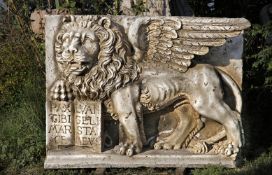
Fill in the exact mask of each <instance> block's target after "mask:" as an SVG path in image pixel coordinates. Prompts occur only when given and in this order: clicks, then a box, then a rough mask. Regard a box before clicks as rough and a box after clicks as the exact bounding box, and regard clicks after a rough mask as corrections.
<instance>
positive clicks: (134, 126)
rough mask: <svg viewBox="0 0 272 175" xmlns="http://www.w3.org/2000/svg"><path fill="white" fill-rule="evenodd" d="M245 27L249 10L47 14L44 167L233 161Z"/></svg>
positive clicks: (239, 139)
mask: <svg viewBox="0 0 272 175" xmlns="http://www.w3.org/2000/svg"><path fill="white" fill-rule="evenodd" d="M249 26H250V23H249V22H248V21H247V20H246V19H243V18H197V17H154V16H139V17H132V16H99V15H98V16H91V15H86V16H80V15H69V16H61V15H52V16H47V17H46V24H45V39H46V127H47V131H46V134H47V136H46V138H47V142H46V144H47V157H46V161H45V168H93V167H139V166H149V167H155V166H160V167H163V166H167V167H171V166H172V167H177V166H188V167H195V166H204V165H207V164H216V165H217V164H223V165H224V166H227V167H234V166H235V165H236V161H238V159H239V157H240V156H239V155H240V153H241V150H242V148H243V145H244V144H245V139H244V133H243V125H242V116H241V108H242V97H241V84H242V50H243V36H242V34H243V30H244V29H246V28H248V27H249ZM124 156H125V157H124ZM122 157H123V158H124V159H123V158H122ZM183 158H186V159H188V161H180V160H182V159H183ZM122 159H123V160H125V161H122ZM65 160H68V161H67V162H65ZM104 160H105V162H106V163H105V162H103V161H104ZM165 160H167V161H165ZM171 160H172V161H171ZM97 161H98V163H97ZM141 162H142V163H141ZM194 162H197V163H196V164H194Z"/></svg>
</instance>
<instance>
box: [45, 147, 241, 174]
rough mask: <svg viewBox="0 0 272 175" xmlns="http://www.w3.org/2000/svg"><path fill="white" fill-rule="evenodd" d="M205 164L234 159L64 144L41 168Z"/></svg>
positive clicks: (231, 162)
mask: <svg viewBox="0 0 272 175" xmlns="http://www.w3.org/2000/svg"><path fill="white" fill-rule="evenodd" d="M207 165H219V166H224V167H227V168H235V167H236V166H237V162H236V161H234V160H232V159H231V158H224V157H221V156H218V155H211V154H193V153H190V152H188V151H186V150H148V151H144V152H142V153H140V154H137V155H134V156H132V157H127V156H123V155H119V154H116V153H114V152H113V151H106V152H103V153H100V154H97V153H92V152H90V150H88V149H84V148H66V149H61V150H49V151H48V152H47V156H46V159H45V163H44V168H45V169H59V168H66V169H70V168H137V167H154V168H155V167H161V168H170V167H186V168H196V167H204V166H207Z"/></svg>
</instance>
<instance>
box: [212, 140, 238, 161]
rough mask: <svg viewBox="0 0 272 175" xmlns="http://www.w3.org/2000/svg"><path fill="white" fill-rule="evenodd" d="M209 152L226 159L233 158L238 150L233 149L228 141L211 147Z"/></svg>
mask: <svg viewBox="0 0 272 175" xmlns="http://www.w3.org/2000/svg"><path fill="white" fill-rule="evenodd" d="M211 152H212V153H215V154H221V155H224V156H228V157H235V156H236V155H237V153H238V152H239V148H237V147H235V146H234V145H233V144H231V143H230V142H228V141H221V142H218V143H217V144H215V145H214V146H213V148H212V150H211Z"/></svg>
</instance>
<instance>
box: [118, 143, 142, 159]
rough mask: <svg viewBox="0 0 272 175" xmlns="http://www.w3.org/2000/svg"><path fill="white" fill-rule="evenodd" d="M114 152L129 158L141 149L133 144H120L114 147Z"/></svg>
mask: <svg viewBox="0 0 272 175" xmlns="http://www.w3.org/2000/svg"><path fill="white" fill-rule="evenodd" d="M115 152H117V153H119V154H121V155H127V156H129V157H131V156H133V155H134V154H136V153H140V152H141V148H140V147H137V146H136V145H134V144H127V143H125V144H123V143H120V144H119V145H118V146H116V148H115Z"/></svg>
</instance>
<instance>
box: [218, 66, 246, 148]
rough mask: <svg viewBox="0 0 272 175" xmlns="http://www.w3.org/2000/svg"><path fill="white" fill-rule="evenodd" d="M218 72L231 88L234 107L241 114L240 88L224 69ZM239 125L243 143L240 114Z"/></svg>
mask: <svg viewBox="0 0 272 175" xmlns="http://www.w3.org/2000/svg"><path fill="white" fill-rule="evenodd" d="M217 70H218V72H219V74H220V75H221V77H222V79H223V81H224V82H225V83H227V84H228V85H229V86H230V88H231V89H232V92H233V95H234V98H235V108H236V111H237V112H238V113H239V114H241V112H242V95H241V90H240V88H239V86H238V85H237V84H236V82H235V81H234V80H233V79H232V78H231V77H230V76H229V75H228V74H227V73H225V72H224V71H222V70H220V69H217ZM238 120H239V125H240V132H241V136H242V138H241V139H242V144H243V145H244V144H245V136H244V130H243V126H242V119H241V115H239V118H238Z"/></svg>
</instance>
